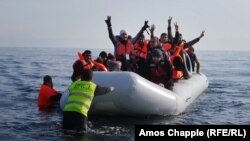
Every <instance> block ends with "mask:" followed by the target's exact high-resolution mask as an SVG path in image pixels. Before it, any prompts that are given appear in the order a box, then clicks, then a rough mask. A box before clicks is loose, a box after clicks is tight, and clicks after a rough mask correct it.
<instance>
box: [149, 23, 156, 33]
mask: <svg viewBox="0 0 250 141" xmlns="http://www.w3.org/2000/svg"><path fill="white" fill-rule="evenodd" d="M154 31H155V25H154V24H152V25H151V27H150V33H151V34H153V33H154Z"/></svg>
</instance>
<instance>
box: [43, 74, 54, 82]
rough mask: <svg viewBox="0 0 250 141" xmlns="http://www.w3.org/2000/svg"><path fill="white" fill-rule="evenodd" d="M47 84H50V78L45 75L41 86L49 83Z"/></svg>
mask: <svg viewBox="0 0 250 141" xmlns="http://www.w3.org/2000/svg"><path fill="white" fill-rule="evenodd" d="M49 82H52V77H51V76H49V75H45V76H44V77H43V84H45V83H49Z"/></svg>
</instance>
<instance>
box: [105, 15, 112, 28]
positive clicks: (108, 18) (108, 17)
mask: <svg viewBox="0 0 250 141" xmlns="http://www.w3.org/2000/svg"><path fill="white" fill-rule="evenodd" d="M105 22H106V24H107V26H108V27H110V26H111V16H107V19H106V20H105Z"/></svg>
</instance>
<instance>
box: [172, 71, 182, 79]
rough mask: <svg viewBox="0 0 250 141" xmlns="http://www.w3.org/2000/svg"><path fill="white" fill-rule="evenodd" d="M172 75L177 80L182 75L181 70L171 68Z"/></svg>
mask: <svg viewBox="0 0 250 141" xmlns="http://www.w3.org/2000/svg"><path fill="white" fill-rule="evenodd" d="M172 77H173V79H174V80H179V79H181V78H182V77H183V72H182V71H179V70H173V73H172Z"/></svg>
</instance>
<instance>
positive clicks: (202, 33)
mask: <svg viewBox="0 0 250 141" xmlns="http://www.w3.org/2000/svg"><path fill="white" fill-rule="evenodd" d="M204 33H205V30H203V31H202V32H201V35H200V38H202V37H203V36H204Z"/></svg>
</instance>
